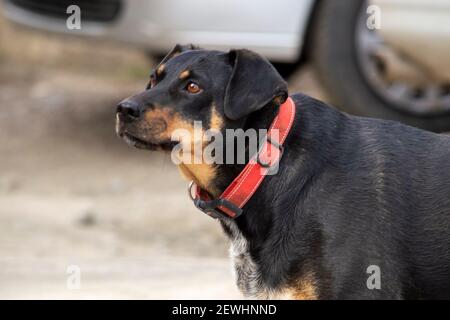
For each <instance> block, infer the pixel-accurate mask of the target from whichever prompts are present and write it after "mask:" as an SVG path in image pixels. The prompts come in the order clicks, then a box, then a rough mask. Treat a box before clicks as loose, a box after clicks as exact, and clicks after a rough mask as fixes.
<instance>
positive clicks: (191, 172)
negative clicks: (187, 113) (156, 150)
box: [144, 108, 217, 196]
mask: <svg viewBox="0 0 450 320" xmlns="http://www.w3.org/2000/svg"><path fill="white" fill-rule="evenodd" d="M144 119H145V122H147V123H152V122H155V121H161V120H164V121H165V123H166V124H167V126H166V130H165V131H164V132H161V133H159V134H158V136H157V137H153V139H157V140H160V141H167V140H171V137H172V133H173V132H174V131H175V130H176V129H184V130H186V131H188V132H189V136H187V137H186V139H182V140H181V141H180V143H182V144H190V148H189V150H190V152H191V157H189V158H190V159H192V161H191V162H194V157H195V156H196V155H195V151H196V148H195V144H196V143H197V144H198V143H200V145H201V147H200V148H201V149H202V151H203V149H204V148H205V147H206V146H207V143H206V141H195V140H194V139H198V138H200V139H202V137H203V135H204V130H205V128H203V130H202V132H201V133H200V134H199V133H197V134H194V127H193V124H192V123H190V122H189V121H186V120H185V119H183V117H182V116H181V115H180V114H178V113H176V112H174V111H173V110H171V109H170V108H156V109H153V110H148V111H147V112H145V114H144ZM183 150H186V149H183ZM202 154H203V153H202ZM178 169H179V171H180V173H181V175H182V176H183V177H185V178H186V179H188V180H192V181H194V182H195V183H196V184H197V185H198V186H200V187H201V188H203V189H205V190H206V191H208V192H209V193H211V194H212V195H213V196H215V195H216V194H217V190H215V189H214V186H213V183H212V182H213V180H214V179H215V177H216V169H215V166H214V165H212V164H207V163H205V161H201V163H180V164H179V165H178Z"/></svg>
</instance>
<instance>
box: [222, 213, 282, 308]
mask: <svg viewBox="0 0 450 320" xmlns="http://www.w3.org/2000/svg"><path fill="white" fill-rule="evenodd" d="M224 223H225V224H226V226H227V227H228V228H229V230H230V231H231V235H230V240H231V246H230V257H231V260H232V263H233V269H234V273H235V278H236V284H237V286H238V288H239V290H240V291H241V292H242V293H243V295H244V296H246V297H249V298H255V299H285V298H289V297H287V296H286V295H285V293H284V292H283V290H273V289H272V290H271V289H269V288H268V287H267V286H266V285H265V284H264V282H263V281H262V277H261V273H260V271H259V266H258V265H257V263H256V262H255V261H254V259H253V258H252V256H251V254H250V249H249V243H248V241H247V239H246V238H245V237H244V235H243V234H242V233H241V232H240V230H239V229H238V227H237V226H236V224H235V222H234V221H226V222H224Z"/></svg>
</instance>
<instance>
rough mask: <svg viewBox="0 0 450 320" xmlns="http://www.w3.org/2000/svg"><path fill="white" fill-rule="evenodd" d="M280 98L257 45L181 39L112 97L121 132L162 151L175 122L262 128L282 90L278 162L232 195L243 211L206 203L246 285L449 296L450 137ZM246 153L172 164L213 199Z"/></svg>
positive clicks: (277, 81)
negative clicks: (285, 120)
mask: <svg viewBox="0 0 450 320" xmlns="http://www.w3.org/2000/svg"><path fill="white" fill-rule="evenodd" d="M288 97H289V96H288V88H287V84H286V82H285V81H284V80H283V78H282V77H281V76H280V75H279V74H278V72H277V71H276V70H275V68H274V67H273V66H272V65H271V64H270V63H269V62H268V61H267V60H266V59H264V58H263V57H261V56H260V55H258V54H256V53H254V52H251V51H248V50H245V49H242V50H231V51H229V52H222V51H214V50H203V49H199V48H196V47H193V46H191V45H188V46H181V45H176V46H175V47H174V48H173V49H172V50H171V51H170V52H169V53H168V54H167V56H166V57H165V58H164V59H163V60H162V61H161V63H160V64H159V65H158V66H157V67H156V68H155V70H154V71H153V72H152V74H151V76H150V81H149V84H148V85H147V87H146V89H145V90H144V91H143V92H141V93H138V94H136V95H134V96H132V97H130V98H127V99H125V100H123V101H122V102H121V103H120V104H119V105H118V106H117V110H116V111H117V113H116V115H117V123H116V130H117V133H118V135H119V136H120V137H122V138H123V139H125V141H127V142H128V143H129V144H130V145H132V146H134V147H137V148H141V149H146V150H162V151H166V152H170V151H171V150H172V149H173V148H174V147H175V146H176V144H177V141H173V140H172V139H171V134H172V133H173V131H174V130H176V129H177V128H183V129H184V130H187V131H189V132H191V131H192V130H193V127H194V122H195V121H201V122H202V124H203V126H204V129H205V130H206V129H215V130H218V131H221V132H223V131H225V130H227V129H232V130H238V129H242V130H246V129H249V128H252V129H268V128H269V127H270V125H271V124H272V123H273V121H274V118H275V117H277V115H278V113H279V112H281V111H280V110H281V106H283V105H285V104H286V103H287V102H286V101H287V99H290V101H292V103H293V108H294V109H293V110H292V111H295V116H293V117H292V121H291V122H292V123H291V124H290V125H291V127H290V128H289V133H288V134H287V136H286V138H285V141H284V143H283V153H282V155H281V153H280V154H278V155H277V157H276V158H277V159H278V160H279V161H278V172H277V173H276V174H272V175H266V176H265V177H264V179H263V180H262V182H261V183H260V185H258V186H257V187H255V189H256V191H255V192H254V193H253V194H251V197H250V198H249V199H248V201H247V202H246V203H245V205H243V206H242V208H237V207H236V206H234V209H236V210H238V211H239V214H238V215H237V214H236V215H235V216H233V217H230V216H228V215H226V214H224V212H223V210H222V211H221V210H212V211H214V212H215V213H218V212H219V214H216V216H215V217H216V218H218V221H219V222H220V224H221V226H222V228H223V230H224V233H225V234H226V235H227V236H228V237H229V239H230V240H231V256H232V259H233V260H234V267H235V268H234V269H235V273H236V282H237V286H238V287H239V289H240V290H241V291H242V293H243V294H244V295H245V296H247V297H251V298H260V299H449V298H450V137H448V136H446V135H443V134H441V135H439V134H435V133H430V132H426V131H423V130H420V129H416V128H413V127H409V126H406V125H403V124H401V123H397V122H393V121H385V120H378V119H369V118H363V117H356V116H352V115H349V114H345V113H342V112H339V111H338V110H336V109H335V108H333V107H331V106H328V105H327V104H325V103H323V102H320V101H318V100H315V99H313V98H311V97H308V96H306V95H304V94H294V95H291V96H290V97H289V98H288ZM267 144H269V143H268V142H267ZM274 144H275V143H272V145H274ZM246 147H248V146H246ZM224 148H225V150H224V152H225V153H229V152H230V150H229V149H227V145H226V144H224ZM280 150H281V149H280ZM251 159H252V158H251V156H249V157H246V158H245V162H246V163H241V164H233V163H232V164H229V163H223V164H220V163H197V164H184V163H180V164H178V167H179V169H180V171H181V173H182V175H184V176H185V177H187V178H188V179H189V180H192V181H194V183H195V184H196V186H197V187H198V189H199V190H201V191H202V192H204V193H205V194H207V196H208V197H209V199H213V200H214V199H218V198H219V197H220V196H221V194H222V193H223V192H224V190H226V189H227V188H228V187H229V185H230V184H231V183H232V182H233V180H235V179H236V177H237V176H239V174H240V173H241V172H242V170H245V168H246V166H247V165H248V162H249V161H250V160H251ZM194 200H196V199H195V197H194ZM197 200H198V199H197ZM194 202H195V201H194ZM203 202H204V203H206V202H205V201H203ZM224 204H225V203H224V202H221V203H220V205H224ZM196 205H197V206H198V207H199V208H201V206H200V205H199V202H198V201H197V202H196ZM214 206H217V203H215V205H214ZM229 208H231V207H229ZM203 209H204V208H203ZM210 209H211V208H210ZM224 210H225V209H224ZM230 210H231V209H230ZM236 210H234V211H233V212H235V213H237V212H238V211H236Z"/></svg>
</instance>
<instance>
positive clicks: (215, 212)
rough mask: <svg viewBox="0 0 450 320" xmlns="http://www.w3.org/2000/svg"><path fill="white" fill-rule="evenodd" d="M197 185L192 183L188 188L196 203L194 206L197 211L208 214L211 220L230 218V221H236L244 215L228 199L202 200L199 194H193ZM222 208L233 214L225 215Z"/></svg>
mask: <svg viewBox="0 0 450 320" xmlns="http://www.w3.org/2000/svg"><path fill="white" fill-rule="evenodd" d="M194 185H195V183H194V182H193V181H191V183H190V184H189V187H188V193H189V197H190V198H191V200H192V201H193V202H194V205H195V207H196V208H197V209H199V210H200V211H202V212H203V213H205V214H207V215H208V216H210V217H211V218H214V219H219V218H228V219H236V218H237V217H239V216H240V215H241V214H242V211H243V210H242V209H241V208H239V207H238V206H236V205H235V204H234V203H232V202H231V201H228V200H226V199H214V200H203V199H201V198H200V196H199V195H198V194H195V195H194V194H193V190H192V188H193V187H194ZM195 186H196V185H195ZM220 207H222V208H225V209H226V210H227V211H228V212H231V214H227V213H225V212H224V211H223V210H221V209H220Z"/></svg>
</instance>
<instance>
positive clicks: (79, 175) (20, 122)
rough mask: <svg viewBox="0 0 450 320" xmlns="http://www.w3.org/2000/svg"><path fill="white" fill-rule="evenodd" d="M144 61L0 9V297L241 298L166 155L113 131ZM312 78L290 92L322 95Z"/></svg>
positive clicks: (206, 223) (143, 75)
mask: <svg viewBox="0 0 450 320" xmlns="http://www.w3.org/2000/svg"><path fill="white" fill-rule="evenodd" d="M151 65H152V63H151V62H150V61H149V60H148V59H147V57H145V55H144V54H142V53H141V52H138V51H134V50H131V49H129V48H123V47H120V46H117V45H112V44H108V43H106V44H102V43H100V44H99V43H95V46H94V45H93V42H89V41H81V40H79V39H76V38H67V39H64V38H60V37H51V36H49V35H46V34H41V33H30V32H28V31H24V30H21V29H17V28H13V27H11V26H10V25H9V24H6V23H5V22H4V21H3V20H2V19H1V12H0V105H1V110H0V133H1V134H0V155H1V156H0V299H11V298H24V299H29V298H31V299H46V298H62V299H71V298H74V299H92V298H100V299H103V298H108V299H116V298H125V299H127V298H136V299H147V298H160V299H170V298H172V299H178V298H183V299H214V298H220V299H228V298H237V299H239V298H241V295H240V293H239V292H238V291H237V289H236V288H235V286H234V279H233V275H232V271H231V266H230V261H229V259H228V257H227V256H228V241H227V239H226V238H225V236H224V235H223V234H222V231H221V229H220V227H219V225H218V223H217V222H216V221H214V220H212V219H210V218H209V217H207V216H204V215H203V214H202V213H200V212H199V211H197V210H196V209H195V208H194V206H193V205H192V203H191V202H190V200H189V199H188V197H187V193H186V187H187V182H186V181H183V180H182V179H181V177H180V176H179V174H178V171H177V170H176V168H175V167H174V166H173V165H172V164H171V162H170V159H169V158H168V156H163V155H160V154H156V153H150V152H145V151H139V150H136V149H132V148H130V147H128V146H126V145H125V143H123V141H121V140H119V139H118V138H117V137H116V136H115V132H114V109H115V105H116V104H117V102H118V101H120V100H122V99H123V98H125V97H127V96H129V95H131V94H133V93H135V92H138V91H140V90H141V89H142V88H143V87H144V85H145V82H146V81H147V75H148V74H149V67H150V66H151ZM314 79H315V78H314V74H313V72H311V70H310V69H309V68H308V67H306V68H305V69H304V70H302V71H301V72H299V73H298V74H297V75H296V76H295V81H293V82H292V84H293V85H292V87H291V89H292V90H293V91H297V90H301V91H303V92H307V93H310V94H311V95H314V96H316V97H322V98H323V94H322V92H321V90H320V87H319V86H318V85H317V83H316V81H315V80H314ZM70 266H76V268H79V269H77V270H79V271H80V275H81V278H80V279H81V282H80V284H81V285H80V287H79V288H78V289H76V288H75V289H74V288H72V287H71V286H70V285H69V286H68V281H69V284H70V280H71V279H73V278H72V277H71V274H69V273H68V267H70Z"/></svg>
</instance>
